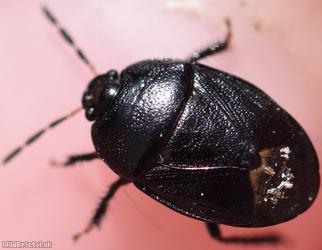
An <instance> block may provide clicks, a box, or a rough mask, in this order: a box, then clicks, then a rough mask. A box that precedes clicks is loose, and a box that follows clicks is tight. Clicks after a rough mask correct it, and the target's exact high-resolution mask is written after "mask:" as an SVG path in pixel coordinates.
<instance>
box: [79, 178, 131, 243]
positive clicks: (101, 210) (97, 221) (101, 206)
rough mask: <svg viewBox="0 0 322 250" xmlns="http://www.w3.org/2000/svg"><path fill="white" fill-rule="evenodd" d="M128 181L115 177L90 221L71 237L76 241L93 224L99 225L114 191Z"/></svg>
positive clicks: (92, 226) (89, 229) (91, 227)
mask: <svg viewBox="0 0 322 250" xmlns="http://www.w3.org/2000/svg"><path fill="white" fill-rule="evenodd" d="M128 183H129V182H128V181H127V180H125V179H123V178H119V179H117V180H116V181H115V182H114V183H113V184H112V185H111V186H110V187H109V189H108V190H107V192H106V194H105V196H104V197H103V198H102V200H101V202H100V204H99V206H98V207H97V208H96V211H95V213H94V216H93V217H92V219H91V221H90V223H89V224H88V225H87V227H85V229H84V230H82V231H81V232H79V233H77V234H75V235H74V236H73V239H74V240H75V241H76V240H78V239H79V238H80V237H81V236H82V235H84V234H87V233H89V232H90V231H91V230H92V229H93V228H94V227H95V226H99V225H100V223H101V221H102V218H103V216H104V215H105V213H106V209H107V207H108V204H109V202H110V200H111V199H112V198H113V196H114V194H115V193H116V191H117V190H118V189H119V188H120V187H121V186H123V185H125V184H128Z"/></svg>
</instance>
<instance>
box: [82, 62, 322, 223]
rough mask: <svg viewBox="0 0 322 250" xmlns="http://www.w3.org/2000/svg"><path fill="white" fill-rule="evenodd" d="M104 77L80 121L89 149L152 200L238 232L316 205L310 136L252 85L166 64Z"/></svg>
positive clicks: (205, 70)
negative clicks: (87, 125)
mask: <svg viewBox="0 0 322 250" xmlns="http://www.w3.org/2000/svg"><path fill="white" fill-rule="evenodd" d="M112 72H114V71H112ZM110 74H111V72H108V73H107V74H106V75H101V76H98V77H97V78H95V79H94V80H93V81H92V82H91V83H90V85H89V89H88V90H87V91H86V92H85V98H84V99H86V97H87V96H89V97H91V98H89V99H90V101H88V102H87V101H84V102H83V105H84V109H85V111H86V114H88V113H89V112H94V113H96V114H97V115H96V116H95V122H94V124H93V126H92V139H93V142H94V145H95V149H96V151H97V153H98V154H99V156H100V157H101V158H102V159H103V160H104V161H105V162H106V163H107V164H108V165H109V166H110V168H112V169H113V170H114V171H115V172H116V173H117V174H118V175H119V176H120V177H121V178H122V179H124V180H126V181H128V182H133V183H134V184H135V186H137V187H138V188H139V189H140V190H142V191H143V192H145V193H146V194H148V195H149V196H151V197H152V198H154V199H156V200H157V201H159V202H161V203H162V204H164V205H166V206H168V207H170V208H172V209H174V210H176V211H178V212H180V213H182V214H185V215H188V216H190V217H194V218H197V219H200V220H204V221H207V222H213V223H221V224H228V225H234V226H245V227H258V226H268V225H273V224H277V223H281V222H283V221H287V220H290V219H292V218H294V217H295V216H297V215H298V214H300V213H302V212H303V211H304V210H306V209H307V208H308V207H309V206H310V205H311V204H312V202H313V201H314V199H315V197H316V194H317V192H318V188H319V172H318V159H317V156H316V153H315V151H314V149H313V147H312V144H311V142H310V140H309V138H308V137H307V135H306V133H305V132H304V130H303V129H302V128H301V127H300V125H299V124H298V123H297V122H296V121H295V120H294V119H293V118H292V117H291V116H290V115H289V114H288V113H286V112H285V111H284V110H283V109H282V108H280V107H279V106H278V105H277V104H276V103H275V102H274V101H273V100H272V99H271V98H270V97H269V96H267V95H266V94H265V93H263V92H262V91H261V90H259V89H258V88H256V87H255V86H254V85H252V84H250V83H248V82H246V81H244V80H242V79H240V78H238V77H235V76H232V75H230V74H228V73H224V72H222V71H219V70H216V69H213V68H210V67H207V66H205V65H201V64H198V63H191V62H185V61H173V60H147V61H142V62H139V63H136V64H134V65H131V66H129V67H128V68H126V69H125V70H123V71H122V73H121V75H120V77H119V78H115V79H113V80H110ZM116 82H118V83H119V87H118V88H115V87H114V84H115V83H116ZM103 85H104V86H105V87H103ZM98 89H100V90H101V91H100V93H98V92H97V90H98ZM111 89H113V91H112V92H113V94H112V95H111V94H110V90H111ZM114 90H115V91H116V92H117V94H115V91H114ZM105 102H106V104H105V105H104V103H105ZM103 107H104V108H103ZM91 110H93V111H91ZM96 110H99V111H97V112H96ZM90 120H93V119H90Z"/></svg>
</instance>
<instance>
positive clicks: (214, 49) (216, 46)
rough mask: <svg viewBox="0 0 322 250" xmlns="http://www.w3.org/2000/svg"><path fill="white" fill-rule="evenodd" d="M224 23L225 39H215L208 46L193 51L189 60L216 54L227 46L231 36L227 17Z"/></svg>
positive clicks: (193, 61)
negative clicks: (225, 28) (215, 40)
mask: <svg viewBox="0 0 322 250" xmlns="http://www.w3.org/2000/svg"><path fill="white" fill-rule="evenodd" d="M225 23H226V27H227V35H226V38H225V40H224V41H217V42H215V43H213V44H211V45H210V46H208V47H207V48H205V49H203V50H200V51H197V52H195V53H193V55H192V56H191V57H190V58H189V59H188V61H189V62H191V63H195V62H197V61H198V60H200V59H204V58H206V57H207V56H211V55H214V54H217V53H218V52H221V51H223V50H225V49H227V48H228V46H229V43H230V40H231V36H232V33H231V24H230V20H229V19H225Z"/></svg>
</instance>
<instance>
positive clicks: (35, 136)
mask: <svg viewBox="0 0 322 250" xmlns="http://www.w3.org/2000/svg"><path fill="white" fill-rule="evenodd" d="M42 11H43V13H44V14H45V16H46V18H47V19H48V20H49V21H50V23H51V24H53V25H54V26H55V27H56V28H57V29H58V31H59V33H60V34H61V36H62V38H63V39H64V40H65V41H66V42H67V43H68V44H69V45H70V46H71V47H72V48H73V49H74V50H75V52H76V54H77V56H78V57H79V58H80V59H81V60H82V61H83V62H84V63H85V64H86V65H87V66H88V67H89V69H90V70H91V72H92V73H93V74H94V75H95V76H96V75H97V71H96V69H95V67H94V65H93V64H92V63H90V61H89V60H88V59H87V57H86V56H85V54H84V52H83V51H82V50H81V49H80V48H79V47H78V46H77V45H76V43H75V42H74V39H73V38H72V37H71V35H70V34H69V33H68V32H67V31H66V29H65V28H63V27H62V26H60V24H59V22H58V21H57V19H56V18H55V17H54V15H53V14H52V13H51V12H50V11H49V9H48V8H47V7H45V6H44V7H42ZM82 109H83V108H82V107H79V108H77V109H75V110H73V111H72V112H70V113H68V114H66V115H64V116H62V117H60V118H58V119H56V120H54V121H52V122H51V123H49V124H48V125H47V126H46V127H44V128H42V129H40V130H38V131H37V132H36V133H34V134H33V135H31V136H30V137H29V138H28V139H27V140H26V141H25V142H24V143H23V144H22V145H20V146H18V147H17V148H15V149H14V150H12V151H11V152H10V153H9V154H8V155H7V156H6V157H5V158H4V159H3V160H2V164H3V165H4V164H6V163H8V162H9V161H11V160H12V159H14V158H15V157H16V156H17V155H18V154H19V153H20V152H21V151H22V150H23V149H24V148H26V147H28V146H29V145H30V144H32V143H34V142H35V141H36V140H38V139H39V138H40V137H41V136H42V135H43V134H44V133H45V132H47V131H48V130H50V129H52V128H54V127H56V126H57V125H58V124H60V123H61V122H63V121H65V120H67V119H69V118H71V117H72V116H74V115H76V114H77V113H78V112H79V111H81V110H82Z"/></svg>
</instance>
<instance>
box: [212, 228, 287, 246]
mask: <svg viewBox="0 0 322 250" xmlns="http://www.w3.org/2000/svg"><path fill="white" fill-rule="evenodd" d="M206 225H207V229H208V231H209V234H210V236H211V237H212V238H214V239H216V240H219V241H221V242H225V243H237V244H238V243H242V244H279V243H281V241H282V239H281V237H280V236H278V235H274V234H272V235H259V236H248V237H223V236H222V234H221V232H220V229H219V225H218V224H213V223H206Z"/></svg>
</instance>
